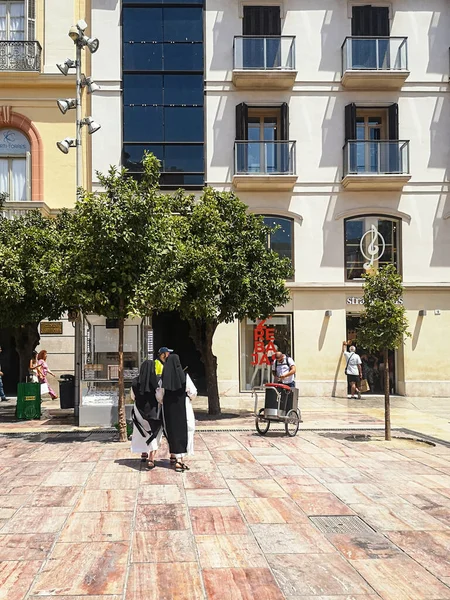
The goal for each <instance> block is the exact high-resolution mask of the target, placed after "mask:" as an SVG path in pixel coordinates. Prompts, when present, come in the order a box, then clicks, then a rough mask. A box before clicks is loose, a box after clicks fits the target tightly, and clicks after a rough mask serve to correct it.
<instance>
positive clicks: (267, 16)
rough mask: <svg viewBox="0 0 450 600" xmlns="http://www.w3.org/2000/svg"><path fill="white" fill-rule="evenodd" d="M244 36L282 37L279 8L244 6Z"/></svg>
mask: <svg viewBox="0 0 450 600" xmlns="http://www.w3.org/2000/svg"><path fill="white" fill-rule="evenodd" d="M242 33H243V35H281V14H280V7H279V6H244V22H243V29H242Z"/></svg>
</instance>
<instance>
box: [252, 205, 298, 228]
mask: <svg viewBox="0 0 450 600" xmlns="http://www.w3.org/2000/svg"><path fill="white" fill-rule="evenodd" d="M248 210H249V212H251V213H253V214H255V215H264V216H274V217H287V218H288V219H292V220H293V221H294V222H295V223H298V224H299V225H301V224H302V223H303V217H302V215H299V214H298V213H295V212H292V211H290V210H285V209H283V208H279V207H276V208H272V207H270V206H249V207H248Z"/></svg>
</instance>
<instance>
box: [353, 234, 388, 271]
mask: <svg viewBox="0 0 450 600" xmlns="http://www.w3.org/2000/svg"><path fill="white" fill-rule="evenodd" d="M359 247H360V249H361V254H362V255H363V256H364V258H365V259H366V260H367V262H366V263H364V269H365V270H366V271H368V270H369V269H371V268H372V267H373V265H374V263H375V262H376V261H379V260H380V258H381V257H382V256H383V254H384V251H385V250H386V242H385V241H384V237H383V236H382V235H381V233H380V232H379V231H378V229H377V228H376V227H375V225H372V227H371V228H370V229H369V230H368V231H366V233H365V234H364V235H363V236H362V238H361V242H360V244H359Z"/></svg>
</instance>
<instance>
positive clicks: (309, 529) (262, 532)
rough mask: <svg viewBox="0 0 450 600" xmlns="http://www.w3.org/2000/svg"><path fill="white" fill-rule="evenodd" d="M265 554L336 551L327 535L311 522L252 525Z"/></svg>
mask: <svg viewBox="0 0 450 600" xmlns="http://www.w3.org/2000/svg"><path fill="white" fill-rule="evenodd" d="M251 529H252V531H253V534H254V535H255V537H256V540H257V542H258V544H259V546H260V548H261V550H262V551H263V552H264V554H305V553H306V554H318V553H321V552H336V549H335V548H334V546H332V544H330V542H329V541H328V540H327V539H326V537H325V536H324V535H323V534H322V533H321V532H320V531H318V530H317V529H316V528H315V527H314V526H313V525H310V524H309V523H286V524H279V525H278V524H277V525H251Z"/></svg>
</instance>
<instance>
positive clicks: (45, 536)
mask: <svg viewBox="0 0 450 600" xmlns="http://www.w3.org/2000/svg"><path fill="white" fill-rule="evenodd" d="M54 541H55V535H54V534H50V533H41V534H5V535H2V534H0V561H5V560H40V561H41V562H42V561H43V560H44V559H45V558H46V556H47V554H48V553H49V552H50V549H51V547H52V545H53V542H54Z"/></svg>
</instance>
